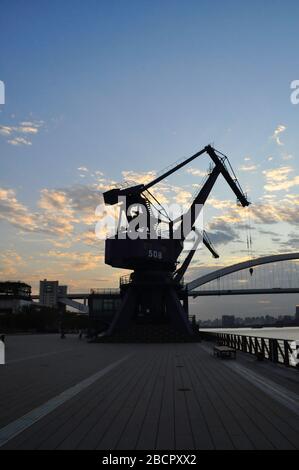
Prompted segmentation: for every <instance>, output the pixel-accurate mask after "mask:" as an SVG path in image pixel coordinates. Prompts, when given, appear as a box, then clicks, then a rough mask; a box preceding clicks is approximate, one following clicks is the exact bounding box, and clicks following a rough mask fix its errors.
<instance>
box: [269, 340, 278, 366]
mask: <svg viewBox="0 0 299 470" xmlns="http://www.w3.org/2000/svg"><path fill="white" fill-rule="evenodd" d="M269 350H270V354H269V356H270V357H269V359H270V361H272V362H278V349H277V340H276V339H274V338H270V339H269Z"/></svg>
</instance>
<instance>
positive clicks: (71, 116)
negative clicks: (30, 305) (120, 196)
mask: <svg viewBox="0 0 299 470" xmlns="http://www.w3.org/2000/svg"><path fill="white" fill-rule="evenodd" d="M0 10H1V11H0V39H1V45H2V47H1V55H0V80H2V81H3V82H4V83H5V87H6V102H5V104H4V105H0V158H1V160H0V161H1V167H0V227H1V228H0V229H1V238H0V250H1V251H0V277H1V280H8V279H10V280H22V281H24V282H27V283H29V284H31V285H32V287H33V290H34V291H35V292H36V291H37V288H38V283H39V280H40V279H44V278H48V279H53V280H56V279H59V281H60V282H61V283H63V284H68V286H69V290H70V291H73V292H75V291H78V290H80V291H82V290H83V291H87V290H88V289H90V288H92V287H110V286H111V287H116V286H118V279H119V276H120V275H121V274H124V273H125V272H120V271H118V270H115V269H112V268H110V267H107V266H105V265H104V260H103V256H104V242H103V241H99V240H97V239H96V238H95V224H96V222H97V220H98V218H97V216H96V215H95V209H96V207H97V205H98V204H99V203H100V201H101V199H100V193H101V192H102V191H103V190H105V189H108V188H109V187H111V185H113V184H115V183H117V182H121V181H123V180H125V179H129V180H134V181H137V182H143V181H148V180H149V179H151V178H153V177H154V176H155V174H156V173H157V172H158V171H160V170H162V169H163V168H165V167H166V166H168V165H169V164H171V163H173V162H174V161H176V160H177V159H180V158H182V157H184V156H185V157H188V156H190V155H192V154H193V153H195V152H196V151H198V150H199V149H201V148H202V147H204V146H205V145H207V144H209V143H211V144H212V145H214V146H215V147H216V148H217V149H219V150H221V151H222V152H224V153H225V154H226V155H228V156H229V157H230V161H231V164H232V166H233V168H234V170H235V172H236V174H237V176H238V178H239V181H240V183H241V185H242V187H243V189H244V190H245V191H246V192H247V194H248V197H249V199H250V201H251V202H252V205H251V206H250V209H248V210H247V209H243V210H242V209H241V210H240V208H238V207H237V206H236V200H235V195H234V194H233V193H232V192H231V190H230V189H229V188H228V187H227V185H226V184H225V182H224V180H223V179H222V178H221V179H219V181H218V182H217V184H216V185H215V188H214V190H213V192H212V195H211V197H210V199H209V201H208V203H207V205H206V208H205V211H204V222H205V228H206V230H207V231H208V233H209V234H210V235H211V238H212V240H213V241H214V242H215V245H216V247H217V250H218V251H219V254H220V258H219V260H214V259H212V258H211V257H210V254H209V253H208V252H206V250H204V249H202V250H199V251H198V253H197V254H196V256H195V259H194V262H193V263H192V266H191V268H190V270H189V271H188V275H187V280H192V279H194V278H195V277H197V276H198V275H200V274H203V273H205V272H207V271H208V270H211V269H212V268H213V269H217V268H218V267H219V268H220V267H222V266H225V265H228V264H232V263H234V262H238V261H242V260H245V259H248V258H249V257H250V255H251V253H250V252H249V251H248V249H247V243H246V240H247V237H248V233H249V225H250V226H251V235H252V240H253V244H252V251H253V255H254V256H261V255H266V254H272V253H273V254H275V253H283V252H289V251H299V250H298V246H299V236H298V232H297V230H298V224H299V211H298V207H299V171H298V170H299V165H298V156H299V140H298V123H299V105H294V104H292V103H291V100H290V94H291V88H290V84H291V82H292V81H293V80H296V79H297V80H298V79H299V68H298V41H299V36H298V18H299V3H298V2H297V1H296V0H287V1H285V0H284V1H277V0H272V1H271V2H270V1H268V0H267V1H266V0H264V1H261V0H259V1H251V2H246V3H245V2H239V1H233V0H225V1H223V0H221V1H220V0H214V1H206V0H197V1H193V0H186V1H181V0H171V1H170V0H163V1H161V0H152V1H147V0H138V1H137V0H127V1H121V0H118V1H116V0H86V1H83V0H63V1H61V0H59V1H58V0H43V1H37V0H26V1H25V0H1V5H0ZM208 166H209V160H208V157H207V156H205V157H201V158H200V159H198V160H196V161H195V162H193V163H192V164H191V165H190V166H188V167H186V168H184V169H183V170H181V171H180V173H179V174H176V175H175V176H172V177H170V178H169V179H168V180H167V181H166V182H163V183H162V184H161V185H160V187H158V188H157V193H156V194H158V195H159V196H160V198H161V201H162V202H165V203H170V202H179V203H188V200H190V197H191V195H192V194H193V192H194V190H196V188H198V185H200V183H201V181H202V177H203V175H204V174H205V171H206V169H207V168H208ZM277 297H278V296H277ZM277 297H275V296H272V297H270V296H260V297H251V298H247V297H242V298H240V297H234V298H229V297H227V298H225V299H224V298H223V299H222V298H221V310H220V309H219V298H217V299H204V300H200V301H199V300H196V302H193V304H192V311H194V312H199V311H200V312H202V314H201V316H202V318H208V317H211V318H213V317H215V316H217V315H218V316H221V314H222V313H235V314H240V315H242V314H252V315H254V314H257V313H264V314H272V313H273V314H275V315H277V314H279V313H281V314H293V313H294V308H295V305H296V303H299V296H289V297H288V296H284V297H283V296H279V297H280V298H279V299H278V298H277Z"/></svg>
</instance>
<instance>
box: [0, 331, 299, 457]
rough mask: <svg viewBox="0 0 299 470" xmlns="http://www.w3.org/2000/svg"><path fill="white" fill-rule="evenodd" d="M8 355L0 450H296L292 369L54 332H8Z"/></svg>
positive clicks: (0, 388) (298, 408) (298, 409)
mask: <svg viewBox="0 0 299 470" xmlns="http://www.w3.org/2000/svg"><path fill="white" fill-rule="evenodd" d="M6 356H7V357H6V358H7V362H8V363H7V364H6V365H5V366H0V373H1V382H0V403H1V405H0V406H1V408H0V445H2V447H1V449H56V448H57V449H299V440H298V432H299V404H298V398H299V396H298V395H297V394H298V390H299V387H298V385H299V374H298V371H296V370H288V369H285V368H282V367H281V366H274V365H271V364H265V363H259V362H255V361H254V360H253V358H251V357H247V356H246V357H244V356H243V355H242V354H241V353H238V355H237V361H229V360H221V359H215V358H214V357H213V356H212V350H211V347H210V346H209V345H208V344H207V343H201V344H131V345H130V344H119V345H117V344H87V343H85V341H79V340H78V339H77V337H73V336H68V337H67V338H66V339H65V340H61V339H60V338H58V337H57V336H56V335H52V336H51V335H45V336H38V335H33V336H29V335H28V336H11V337H7V347H6ZM119 360H122V362H121V363H120V362H118V361H119ZM109 365H110V366H111V367H110V368H107V366H109ZM86 379H88V380H86ZM20 418H22V419H20Z"/></svg>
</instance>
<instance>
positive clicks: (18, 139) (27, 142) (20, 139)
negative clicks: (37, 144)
mask: <svg viewBox="0 0 299 470" xmlns="http://www.w3.org/2000/svg"><path fill="white" fill-rule="evenodd" d="M7 142H8V143H9V144H11V145H32V142H30V140H28V139H25V137H14V138H13V139H10V140H8V141H7Z"/></svg>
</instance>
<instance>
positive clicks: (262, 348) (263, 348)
mask: <svg viewBox="0 0 299 470" xmlns="http://www.w3.org/2000/svg"><path fill="white" fill-rule="evenodd" d="M261 353H262V355H263V358H264V359H265V340H264V338H261Z"/></svg>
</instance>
